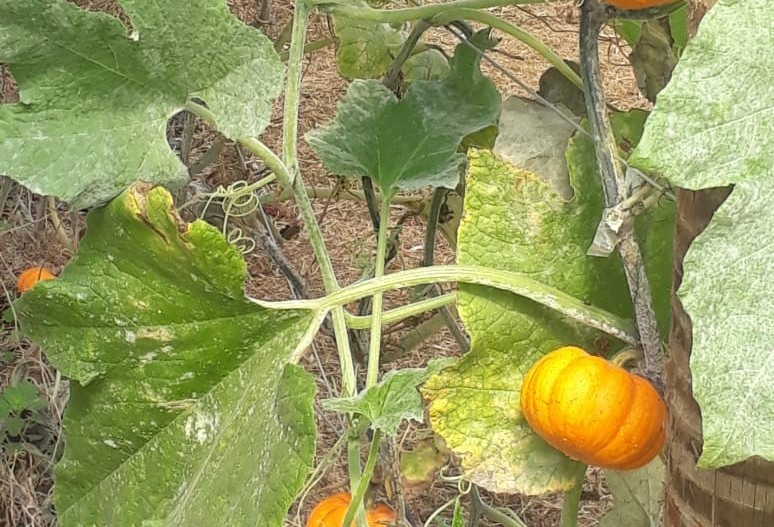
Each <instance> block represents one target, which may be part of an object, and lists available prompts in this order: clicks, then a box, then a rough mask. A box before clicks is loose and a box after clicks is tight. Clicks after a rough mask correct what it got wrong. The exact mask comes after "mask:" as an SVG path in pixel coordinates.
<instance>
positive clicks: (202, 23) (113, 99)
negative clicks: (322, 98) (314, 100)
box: [0, 0, 283, 207]
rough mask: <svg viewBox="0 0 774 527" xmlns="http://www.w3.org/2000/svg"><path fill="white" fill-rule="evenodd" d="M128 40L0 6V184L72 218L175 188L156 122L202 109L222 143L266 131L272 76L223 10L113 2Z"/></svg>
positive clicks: (47, 1)
mask: <svg viewBox="0 0 774 527" xmlns="http://www.w3.org/2000/svg"><path fill="white" fill-rule="evenodd" d="M120 4H121V6H122V7H123V9H124V12H125V13H126V15H127V16H128V18H129V21H130V23H131V25H132V31H131V33H129V34H127V29H126V28H125V27H124V26H123V25H122V24H121V22H119V20H118V19H116V18H113V17H111V16H109V15H106V14H104V13H92V12H86V11H84V10H81V9H79V8H77V7H76V6H75V5H73V4H72V3H70V2H67V1H66V0H0V62H5V63H7V64H8V65H9V68H10V71H11V73H12V74H13V75H14V77H15V78H16V80H17V81H18V84H19V90H20V102H19V103H18V104H12V105H3V106H0V174H1V173H6V174H8V175H9V176H11V177H13V178H14V179H16V180H17V181H19V182H20V183H22V184H23V185H25V186H26V187H28V188H29V189H31V190H33V191H35V192H38V193H41V194H48V195H54V196H57V197H59V198H61V199H63V200H65V201H69V202H72V203H73V204H74V205H76V206H78V207H88V206H92V205H95V204H99V203H103V202H105V201H107V200H108V199H110V198H111V197H113V196H115V195H117V194H118V193H120V192H121V191H122V190H123V189H125V188H126V187H128V186H129V185H130V184H131V183H133V182H135V181H137V180H142V181H150V182H158V183H163V184H169V185H175V184H181V183H183V182H184V181H185V180H186V178H187V171H186V168H185V166H184V165H183V164H182V163H181V162H180V161H179V160H178V159H177V157H176V156H175V155H174V153H173V152H172V150H171V149H170V148H169V145H168V144H167V139H166V128H167V120H168V119H169V118H170V117H171V116H172V115H173V114H175V113H176V112H178V111H180V110H181V109H182V108H183V106H184V105H185V104H186V102H187V101H189V100H191V99H192V98H194V97H195V98H198V99H201V100H203V101H204V102H205V103H206V104H207V106H208V108H209V109H210V110H211V111H212V113H213V114H214V115H215V118H216V120H217V127H218V129H219V130H220V131H221V132H222V133H223V134H225V135H226V136H228V137H230V138H236V137H240V136H246V135H250V136H257V135H258V134H260V133H261V132H262V131H263V130H264V128H265V127H266V125H267V124H268V122H269V118H270V116H271V111H272V104H273V99H274V98H275V97H276V96H277V95H279V93H280V89H281V85H282V82H281V81H282V77H283V66H282V64H281V62H280V60H279V57H278V55H277V54H276V52H275V51H274V48H273V46H272V44H271V42H270V41H269V39H268V38H266V37H265V36H264V35H263V34H262V33H261V32H260V31H258V30H257V29H254V28H250V27H248V26H246V25H244V24H242V23H241V22H240V21H238V20H237V19H236V18H234V17H233V16H232V15H231V14H229V12H228V9H227V7H226V4H225V2H224V1H223V0H188V1H186V2H158V1H156V0H121V1H120Z"/></svg>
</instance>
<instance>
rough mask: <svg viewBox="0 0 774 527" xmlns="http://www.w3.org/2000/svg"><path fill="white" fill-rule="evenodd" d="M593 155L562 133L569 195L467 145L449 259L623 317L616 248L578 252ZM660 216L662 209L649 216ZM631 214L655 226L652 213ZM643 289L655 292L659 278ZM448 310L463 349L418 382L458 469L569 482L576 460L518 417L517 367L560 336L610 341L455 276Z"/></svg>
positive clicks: (528, 483) (591, 212)
mask: <svg viewBox="0 0 774 527" xmlns="http://www.w3.org/2000/svg"><path fill="white" fill-rule="evenodd" d="M593 156H594V154H593V148H592V146H591V144H590V143H589V142H588V140H587V139H585V138H581V139H578V138H576V139H574V140H573V141H571V145H570V151H569V152H568V160H569V167H570V181H571V183H572V185H573V188H574V191H575V197H574V199H573V200H572V201H565V200H564V199H562V198H561V197H560V196H559V195H558V194H557V193H556V192H555V191H554V190H553V188H552V187H550V186H549V185H548V184H547V183H546V182H545V181H543V180H541V179H539V178H538V177H537V176H535V175H533V174H530V173H528V172H524V171H520V170H518V169H515V168H514V167H512V166H510V165H507V164H505V163H504V162H502V161H500V160H498V159H496V158H495V157H493V156H492V154H491V153H489V152H486V151H472V152H471V154H470V171H469V174H468V184H467V192H466V196H465V216H464V218H463V221H462V224H461V226H460V231H459V237H458V255H457V260H458V262H459V263H460V264H476V265H486V266H490V267H493V268H499V269H506V270H510V271H518V272H523V273H529V274H530V275H531V276H533V277H534V278H535V279H538V280H540V281H542V282H544V283H546V284H549V285H551V286H554V287H557V288H559V289H562V290H563V291H565V292H567V293H570V294H572V295H574V296H576V297H578V298H582V299H584V300H585V301H587V302H588V303H590V304H593V305H596V306H598V307H602V308H605V309H607V310H608V311H610V312H613V313H616V314H619V315H622V316H631V311H632V308H631V300H630V298H629V292H628V288H627V286H626V281H625V278H624V276H623V271H622V268H621V264H620V261H619V260H618V258H617V257H611V258H607V259H600V258H592V257H588V256H586V250H587V248H588V246H589V243H590V242H591V239H592V238H593V236H594V231H595V228H596V225H597V222H598V221H599V218H600V215H601V212H602V209H603V205H604V204H603V198H602V191H601V188H600V184H599V180H598V177H597V175H596V173H595V170H594V166H595V165H594V161H593V160H594V157H593ZM664 214H666V215H669V214H671V210H667V211H665V212H661V211H658V212H656V213H654V214H653V216H654V217H660V216H661V215H664ZM641 221H646V222H649V223H651V224H652V225H654V226H655V225H656V223H655V222H653V221H652V218H642V220H641ZM665 227H670V225H669V223H666V224H665V225H661V226H658V227H656V228H655V232H654V235H661V234H663V232H664V229H665ZM670 228H671V227H670ZM657 261H658V262H659V263H660V273H662V274H666V275H668V274H669V270H670V253H669V251H665V254H664V253H662V254H661V255H660V256H659V258H658V260H657ZM654 293H656V294H657V296H661V297H667V296H668V294H669V288H668V287H665V288H664V290H661V291H654ZM459 311H460V316H461V317H462V320H463V323H464V324H465V327H466V329H467V330H468V332H469V333H470V336H471V351H470V353H468V354H467V355H465V356H463V357H462V358H461V359H460V360H459V361H458V362H457V364H456V365H454V366H452V367H450V368H448V369H446V370H444V371H443V372H441V373H440V374H438V375H436V376H433V377H431V378H430V379H429V380H428V382H427V383H426V384H425V385H424V386H423V388H422V393H423V395H424V396H425V397H426V398H427V399H429V402H430V407H429V413H430V420H431V424H432V426H433V429H434V430H435V431H436V432H437V433H439V434H440V435H441V436H442V437H443V438H444V439H445V440H446V444H447V445H448V446H449V448H451V449H452V450H453V451H454V452H455V453H456V454H457V455H459V456H460V457H461V459H462V466H463V469H464V471H465V475H466V477H467V478H469V479H471V480H472V481H473V482H474V483H477V484H479V485H482V486H484V487H486V488H488V489H491V490H493V491H496V492H520V493H525V494H537V493H543V492H547V491H552V490H559V489H565V490H566V489H568V488H570V487H572V486H573V484H574V483H575V481H576V480H577V479H578V477H579V474H582V471H583V468H584V467H583V465H581V464H579V463H576V462H574V461H572V460H570V459H568V458H567V457H565V456H564V455H563V454H561V453H560V452H558V451H556V450H554V449H553V448H552V447H551V446H549V445H548V444H546V443H545V442H544V441H543V440H542V439H541V438H540V437H538V436H537V435H536V434H535V433H534V432H533V431H532V429H531V428H530V427H529V425H528V424H527V423H526V421H525V420H524V418H523V416H522V415H521V410H520V405H519V397H520V391H521V383H522V379H523V375H524V374H525V373H526V371H527V370H528V369H529V368H530V366H531V365H532V363H533V362H534V361H535V360H537V359H538V358H539V357H540V356H541V355H542V354H545V353H547V352H549V351H551V350H553V349H555V348H557V347H559V346H561V345H567V344H575V345H581V346H584V347H585V348H586V349H588V350H590V351H597V352H609V351H613V350H614V348H615V346H616V343H615V342H611V341H610V340H609V339H607V338H606V337H605V336H604V335H601V334H599V333H597V332H594V331H591V330H589V329H587V328H585V327H582V326H580V325H579V324H577V323H574V322H572V321H570V320H568V319H566V318H563V317H561V316H558V315H557V314H556V313H554V312H552V311H551V310H549V309H547V308H545V307H542V306H539V305H537V304H535V303H534V302H532V301H530V300H527V299H524V298H520V297H516V296H515V295H512V294H509V293H505V292H501V291H496V290H493V289H490V288H486V287H479V286H460V304H459Z"/></svg>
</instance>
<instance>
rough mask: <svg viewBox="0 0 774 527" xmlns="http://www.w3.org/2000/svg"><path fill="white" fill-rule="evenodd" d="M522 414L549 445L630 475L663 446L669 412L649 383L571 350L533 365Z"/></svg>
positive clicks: (559, 351) (524, 387) (557, 352)
mask: <svg viewBox="0 0 774 527" xmlns="http://www.w3.org/2000/svg"><path fill="white" fill-rule="evenodd" d="M521 411H522V413H523V414H524V417H525V418H526V420H527V422H528V423H529V424H530V426H531V427H532V429H533V430H534V431H535V432H536V433H537V434H538V435H539V436H540V437H542V438H543V439H544V440H545V441H546V442H547V443H548V444H550V445H551V446H553V447H554V448H556V449H557V450H559V451H561V452H563V453H564V454H566V455H567V456H569V457H571V458H573V459H577V460H578V461H582V462H584V463H586V464H588V465H595V466H598V467H603V468H612V469H616V470H631V469H635V468H639V467H641V466H643V465H646V464H647V463H648V462H649V461H650V460H652V459H653V458H654V457H656V455H657V454H658V453H659V452H660V451H661V448H662V447H663V446H664V440H665V434H664V429H665V427H666V419H667V409H666V405H665V404H664V401H663V400H662V399H661V397H660V396H659V394H658V392H656V390H655V388H653V386H652V385H651V384H650V382H648V381H647V380H646V379H644V378H643V377H640V376H638V375H634V374H631V373H629V372H628V371H626V370H625V369H623V368H621V367H619V366H616V365H615V364H612V363H610V362H608V361H606V360H605V359H603V358H601V357H594V356H592V355H589V354H588V353H586V352H585V351H583V350H582V349H580V348H576V347H573V346H567V347H563V348H559V349H557V350H555V351H552V352H551V353H549V354H547V355H545V356H544V357H543V358H541V359H540V360H538V361H537V362H536V363H535V364H534V365H533V366H532V368H531V369H530V371H529V372H528V373H527V375H526V377H525V378H524V384H523V385H522V389H521Z"/></svg>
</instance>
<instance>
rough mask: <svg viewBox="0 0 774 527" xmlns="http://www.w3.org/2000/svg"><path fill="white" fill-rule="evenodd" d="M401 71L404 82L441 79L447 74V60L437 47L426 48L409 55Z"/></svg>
mask: <svg viewBox="0 0 774 527" xmlns="http://www.w3.org/2000/svg"><path fill="white" fill-rule="evenodd" d="M402 71H403V80H405V81H406V82H412V81H430V80H435V79H443V78H444V77H446V76H447V75H449V71H450V70H449V61H448V60H447V59H446V57H445V56H444V55H443V53H441V52H440V51H438V50H437V49H428V50H425V51H422V52H420V53H416V54H414V55H412V56H410V57H409V58H408V59H407V60H406V62H405V63H404V64H403V69H402Z"/></svg>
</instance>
